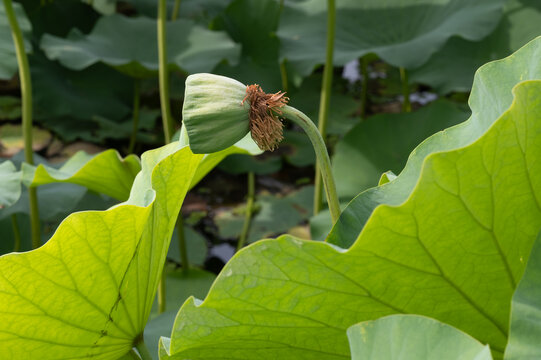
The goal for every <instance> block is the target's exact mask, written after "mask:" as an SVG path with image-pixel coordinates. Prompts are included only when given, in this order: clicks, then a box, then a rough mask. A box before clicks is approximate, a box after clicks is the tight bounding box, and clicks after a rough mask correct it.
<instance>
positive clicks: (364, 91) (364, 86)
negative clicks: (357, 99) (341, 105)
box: [359, 57, 368, 119]
mask: <svg viewBox="0 0 541 360" xmlns="http://www.w3.org/2000/svg"><path fill="white" fill-rule="evenodd" d="M359 67H360V69H361V75H362V83H361V118H363V119H364V118H365V117H366V105H367V103H368V61H367V60H366V57H362V58H361V59H360V60H359Z"/></svg>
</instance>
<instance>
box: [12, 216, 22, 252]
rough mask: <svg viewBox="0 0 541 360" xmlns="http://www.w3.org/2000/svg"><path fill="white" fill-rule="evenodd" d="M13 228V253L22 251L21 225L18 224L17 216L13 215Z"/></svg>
mask: <svg viewBox="0 0 541 360" xmlns="http://www.w3.org/2000/svg"><path fill="white" fill-rule="evenodd" d="M11 227H12V228H13V238H14V243H13V252H18V251H19V250H21V231H20V230H19V224H18V222H17V215H16V214H12V215H11Z"/></svg>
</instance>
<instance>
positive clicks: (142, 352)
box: [135, 335, 152, 360]
mask: <svg viewBox="0 0 541 360" xmlns="http://www.w3.org/2000/svg"><path fill="white" fill-rule="evenodd" d="M135 348H136V349H137V351H138V352H139V356H141V360H152V355H150V351H148V348H147V345H146V344H145V340H144V339H143V335H140V340H139V341H138V342H137V344H135Z"/></svg>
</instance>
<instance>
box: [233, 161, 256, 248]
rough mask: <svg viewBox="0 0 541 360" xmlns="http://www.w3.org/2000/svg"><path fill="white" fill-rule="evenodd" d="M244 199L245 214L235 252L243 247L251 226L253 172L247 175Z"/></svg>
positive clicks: (253, 195) (253, 186) (253, 190)
mask: <svg viewBox="0 0 541 360" xmlns="http://www.w3.org/2000/svg"><path fill="white" fill-rule="evenodd" d="M247 195H248V196H247V199H246V213H245V216H244V225H243V226H242V232H241V234H240V237H239V242H238V243H237V251H239V250H240V249H242V248H243V247H244V244H246V239H247V238H248V233H249V232H250V225H251V224H252V214H253V212H254V201H255V175H254V172H253V171H250V172H249V173H248V194H247Z"/></svg>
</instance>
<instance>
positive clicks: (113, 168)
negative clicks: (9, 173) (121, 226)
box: [23, 149, 141, 201]
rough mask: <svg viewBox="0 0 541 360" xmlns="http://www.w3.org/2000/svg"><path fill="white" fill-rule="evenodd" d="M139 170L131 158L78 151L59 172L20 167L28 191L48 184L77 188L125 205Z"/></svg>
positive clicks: (114, 153) (47, 168) (106, 152)
mask: <svg viewBox="0 0 541 360" xmlns="http://www.w3.org/2000/svg"><path fill="white" fill-rule="evenodd" d="M140 170H141V164H140V162H139V158H138V157H137V156H135V155H129V156H127V157H126V158H124V159H122V158H121V157H120V154H119V153H118V152H117V151H116V150H113V149H110V150H106V151H104V152H102V153H99V154H96V155H89V154H87V153H86V152H84V151H78V152H77V153H76V154H75V155H73V156H72V157H71V158H70V159H69V160H68V161H67V162H66V163H65V164H64V165H63V166H62V167H61V168H59V169H55V168H52V167H49V166H45V165H38V166H37V167H35V166H32V165H28V164H23V180H24V183H25V185H27V186H31V187H35V186H40V185H45V184H51V183H71V184H77V185H81V186H84V187H86V188H88V189H89V190H92V191H94V192H97V193H102V194H105V195H108V196H110V197H112V198H115V199H118V200H120V201H125V200H127V199H128V197H129V195H130V189H131V187H132V184H133V180H134V179H135V176H136V175H137V173H138V172H139V171H140Z"/></svg>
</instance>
